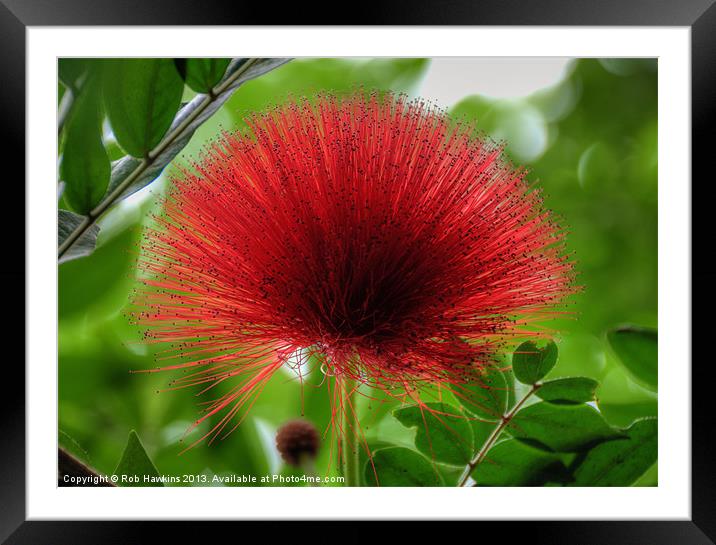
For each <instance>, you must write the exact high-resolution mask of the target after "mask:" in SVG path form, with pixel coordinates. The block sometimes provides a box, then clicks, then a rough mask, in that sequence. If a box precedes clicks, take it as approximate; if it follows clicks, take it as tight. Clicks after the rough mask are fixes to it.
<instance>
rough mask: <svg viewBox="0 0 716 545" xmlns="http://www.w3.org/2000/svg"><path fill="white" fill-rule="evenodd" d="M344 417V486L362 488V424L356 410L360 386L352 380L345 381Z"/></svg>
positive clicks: (342, 438)
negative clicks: (360, 446)
mask: <svg viewBox="0 0 716 545" xmlns="http://www.w3.org/2000/svg"><path fill="white" fill-rule="evenodd" d="M342 382H343V384H342V388H343V392H342V393H343V410H342V411H341V413H342V415H343V422H342V433H341V442H342V444H341V454H342V458H343V460H342V462H343V476H344V477H345V481H344V482H343V486H360V448H359V441H360V433H359V430H360V424H359V422H358V411H357V408H356V401H357V399H356V398H357V395H356V394H357V392H358V385H357V383H356V381H355V380H353V379H351V378H344V379H343V381H342Z"/></svg>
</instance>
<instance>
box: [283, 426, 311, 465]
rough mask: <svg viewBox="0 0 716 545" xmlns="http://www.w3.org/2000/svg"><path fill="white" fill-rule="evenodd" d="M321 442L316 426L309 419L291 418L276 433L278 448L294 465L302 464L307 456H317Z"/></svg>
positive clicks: (289, 462)
mask: <svg viewBox="0 0 716 545" xmlns="http://www.w3.org/2000/svg"><path fill="white" fill-rule="evenodd" d="M319 442H320V439H319V437H318V431H317V430H316V427H315V426H314V425H313V424H311V423H310V422H308V421H307V420H291V421H290V422H287V423H286V424H284V425H283V426H281V427H280V428H279V430H278V432H277V433H276V448H277V449H278V451H279V452H280V453H281V457H282V458H283V459H284V461H285V462H286V463H287V464H289V465H292V466H299V465H301V463H302V461H303V460H304V459H306V458H310V459H312V458H315V457H316V454H317V453H318V446H319Z"/></svg>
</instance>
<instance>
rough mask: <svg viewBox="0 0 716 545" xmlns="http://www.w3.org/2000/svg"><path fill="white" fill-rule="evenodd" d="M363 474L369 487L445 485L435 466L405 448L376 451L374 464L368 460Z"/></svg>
mask: <svg viewBox="0 0 716 545" xmlns="http://www.w3.org/2000/svg"><path fill="white" fill-rule="evenodd" d="M374 468H375V469H374ZM363 474H364V476H365V481H366V483H367V484H368V485H369V486H441V485H442V484H443V480H442V477H441V476H440V474H439V473H438V472H437V470H436V469H435V467H434V466H433V464H431V463H430V462H429V461H428V460H427V459H426V458H424V457H423V456H421V455H420V454H418V453H417V452H415V451H413V450H410V449H407V448H403V447H388V448H384V449H380V450H377V451H375V452H374V453H373V463H372V464H371V462H370V460H368V462H367V463H366V465H365V468H364V473H363ZM376 474H377V475H378V480H377V481H376Z"/></svg>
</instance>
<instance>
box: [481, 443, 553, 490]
mask: <svg viewBox="0 0 716 545" xmlns="http://www.w3.org/2000/svg"><path fill="white" fill-rule="evenodd" d="M566 473H567V468H566V467H565V466H564V464H563V463H562V461H561V460H560V458H559V456H558V455H556V454H554V453H552V452H548V451H546V450H544V449H541V448H538V447H535V446H533V445H529V444H527V443H525V442H523V441H520V440H519V439H507V440H506V441H501V442H499V443H498V444H496V445H495V446H494V447H492V448H491V449H490V451H489V452H488V453H487V457H486V458H485V459H484V460H483V461H482V463H481V464H480V465H478V466H477V467H476V468H475V470H474V471H473V472H472V478H473V479H474V480H475V483H476V485H475V486H541V485H543V484H545V483H546V482H548V481H553V480H560V477H563V476H564V475H565V474H566Z"/></svg>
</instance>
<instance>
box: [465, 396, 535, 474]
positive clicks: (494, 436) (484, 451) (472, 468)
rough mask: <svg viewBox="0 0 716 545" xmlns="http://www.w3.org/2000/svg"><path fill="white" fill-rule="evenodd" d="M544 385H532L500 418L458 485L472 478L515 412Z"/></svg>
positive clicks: (466, 468)
mask: <svg viewBox="0 0 716 545" xmlns="http://www.w3.org/2000/svg"><path fill="white" fill-rule="evenodd" d="M541 386H542V385H541V384H540V383H536V384H533V385H532V387H531V388H530V389H529V391H528V392H527V393H526V394H525V395H524V397H523V398H522V399H520V400H519V401H518V402H517V403H516V404H515V406H514V407H512V409H510V410H509V411H508V412H507V413H506V414H503V415H502V418H501V419H500V422H499V424H497V426H496V427H495V429H494V430H492V433H490V435H489V436H488V437H487V439H485V442H484V444H483V445H482V447H480V450H479V451H478V452H477V454H475V457H474V458H473V459H472V460H470V462H469V463H468V464H467V466H466V467H465V470H464V471H463V473H462V475H461V476H460V480H459V481H458V483H457V486H465V485H466V484H467V481H468V479H469V478H470V475H471V474H472V472H473V471H475V468H476V467H477V466H478V465H479V464H480V463H481V462H482V461H483V460H484V459H485V456H487V453H488V452H489V450H490V449H491V448H492V447H493V446H494V445H495V442H496V441H497V438H498V437H499V436H500V434H501V433H502V431H503V430H504V429H505V428H506V427H507V426H508V425H509V423H510V422H511V421H512V419H513V418H514V416H515V414H517V411H519V410H520V409H521V408H522V406H523V405H524V404H525V402H526V401H527V400H528V399H529V398H530V397H532V394H534V393H535V392H536V391H537V390H539V389H540V387H541Z"/></svg>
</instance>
